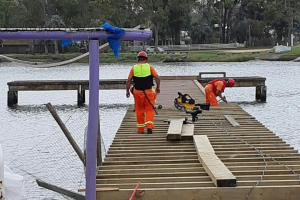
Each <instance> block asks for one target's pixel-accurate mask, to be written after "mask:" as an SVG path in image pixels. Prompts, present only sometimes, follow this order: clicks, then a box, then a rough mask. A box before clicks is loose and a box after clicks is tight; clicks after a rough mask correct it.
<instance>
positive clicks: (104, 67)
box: [0, 61, 300, 199]
mask: <svg viewBox="0 0 300 200" xmlns="http://www.w3.org/2000/svg"><path fill="white" fill-rule="evenodd" d="M132 64H133V63H132ZM132 64H101V66H100V78H102V79H119V78H127V75H128V72H129V70H130V68H131V66H132ZM153 65H154V66H155V68H156V70H157V72H158V73H159V75H164V76H166V75H173V76H174V75H197V74H198V73H199V72H214V71H219V72H223V71H224V72H226V73H227V76H233V77H234V76H263V77H266V78H267V81H266V85H267V102H266V103H256V102H255V101H254V99H255V89H254V88H230V89H226V90H225V95H226V97H227V100H228V101H229V102H236V103H238V104H239V105H240V106H241V107H242V108H243V109H245V110H246V111H247V112H248V113H249V114H251V115H252V116H254V117H255V118H256V119H258V120H259V121H260V122H262V123H263V124H264V125H265V126H266V127H267V128H269V129H270V130H271V131H274V132H275V133H276V134H277V135H278V136H279V137H281V138H282V139H283V140H285V141H286V142H287V143H289V144H291V145H292V146H293V147H294V148H295V149H297V150H299V149H300V136H299V134H298V133H299V131H300V128H299V121H300V115H299V111H300V105H299V103H298V102H299V98H300V84H298V81H297V80H299V75H300V66H299V63H295V62H264V61H251V62H243V63H170V64H169V63H168V64H167V63H153ZM0 74H1V80H0V97H1V101H0V102H1V103H0V120H1V130H0V143H1V145H2V147H3V151H4V156H5V164H7V165H8V166H9V167H11V168H12V170H13V171H14V172H16V173H18V174H21V175H23V176H24V177H25V189H26V191H25V194H24V195H25V197H26V199H65V197H63V196H59V195H56V194H55V193H52V192H50V191H48V190H45V189H42V188H39V187H37V185H36V183H35V179H41V180H43V181H46V182H48V183H51V184H55V185H58V186H60V187H63V188H66V189H69V190H73V191H76V190H77V189H78V188H84V187H85V186H84V176H83V171H84V169H83V167H82V164H81V163H80V160H79V159H78V157H77V156H76V154H75V152H74V151H73V150H72V148H71V146H70V145H69V144H68V141H67V140H66V138H65V137H64V136H63V134H62V132H61V130H60V129H59V127H58V126H57V124H56V122H55V121H54V120H53V118H52V116H51V115H50V113H49V111H48V110H47V109H46V107H45V104H46V103H48V102H51V103H52V105H53V106H54V108H55V109H56V110H57V112H58V114H59V116H60V117H61V118H62V120H63V121H64V122H66V125H67V127H68V128H69V130H70V132H71V133H72V135H73V136H74V138H75V140H76V141H77V142H78V144H79V145H80V146H81V147H83V146H84V142H83V141H84V133H85V128H86V126H87V116H88V107H87V106H83V107H80V108H78V107H77V92H76V91H44V92H39V91H36V92H19V104H18V106H16V107H14V108H8V107H7V90H8V88H7V82H9V81H16V80H87V79H88V78H89V67H88V64H71V65H67V66H61V67H56V68H47V69H43V68H33V67H29V66H24V65H20V64H17V63H0ZM181 92H184V91H181ZM175 95H176V94H175ZM86 97H87V98H86V102H87V104H88V91H87V93H86ZM174 98H175V96H174ZM99 100H100V117H101V132H102V135H103V142H104V145H103V146H104V148H105V150H107V149H108V147H109V145H110V144H111V142H112V140H113V138H114V135H115V133H116V131H117V129H118V127H119V125H120V123H121V121H122V119H123V117H124V115H125V113H126V110H127V107H128V105H130V104H132V103H133V99H132V98H130V99H127V98H126V97H125V91H124V90H114V91H100V99H99Z"/></svg>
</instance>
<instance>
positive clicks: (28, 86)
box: [7, 72, 267, 106]
mask: <svg viewBox="0 0 300 200" xmlns="http://www.w3.org/2000/svg"><path fill="white" fill-rule="evenodd" d="M203 74H222V75H223V79H225V80H226V79H227V78H234V79H235V81H236V85H235V87H256V94H255V97H256V100H257V101H261V102H266V98H267V91H266V90H267V87H266V86H265V81H266V78H264V77H258V76H252V77H251V76H248V77H226V73H225V72H201V73H199V76H161V77H160V78H161V80H166V81H167V80H169V81H171V80H182V81H186V80H198V82H199V83H201V84H203V85H205V84H207V83H208V82H209V81H210V80H212V79H213V78H212V77H211V78H209V77H208V78H207V77H202V75H203ZM126 81H127V79H112V80H105V79H102V80H99V89H100V90H119V89H125V88H126ZM166 83H167V82H166ZM7 85H8V91H7V105H8V106H14V105H16V104H18V96H19V95H18V93H19V91H22V92H23V91H50V90H53V91H57V90H75V91H77V105H78V106H81V105H83V104H84V103H85V91H86V90H89V81H88V80H34V81H32V80H31V81H28V80H24V81H11V82H8V83H7ZM176 94H177V93H176ZM174 98H175V97H174Z"/></svg>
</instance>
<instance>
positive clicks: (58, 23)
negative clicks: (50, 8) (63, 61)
mask: <svg viewBox="0 0 300 200" xmlns="http://www.w3.org/2000/svg"><path fill="white" fill-rule="evenodd" d="M45 27H48V28H61V27H65V23H64V22H63V20H62V18H61V17H60V16H59V15H52V16H51V18H50V19H49V20H48V21H47V22H46V23H45ZM53 42H54V49H55V55H58V54H59V51H58V42H57V40H53ZM47 52H48V50H47V44H45V53H47Z"/></svg>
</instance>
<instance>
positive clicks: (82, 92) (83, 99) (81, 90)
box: [77, 85, 85, 106]
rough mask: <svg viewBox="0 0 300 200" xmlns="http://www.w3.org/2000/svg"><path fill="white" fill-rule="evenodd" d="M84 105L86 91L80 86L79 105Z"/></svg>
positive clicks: (78, 93) (78, 91)
mask: <svg viewBox="0 0 300 200" xmlns="http://www.w3.org/2000/svg"><path fill="white" fill-rule="evenodd" d="M84 103H85V90H83V89H82V85H79V86H78V90H77V105H78V106H81V105H83V104H84Z"/></svg>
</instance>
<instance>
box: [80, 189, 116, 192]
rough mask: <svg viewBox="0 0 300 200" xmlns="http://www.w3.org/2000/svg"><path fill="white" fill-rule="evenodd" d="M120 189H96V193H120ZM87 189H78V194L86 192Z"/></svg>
mask: <svg viewBox="0 0 300 200" xmlns="http://www.w3.org/2000/svg"><path fill="white" fill-rule="evenodd" d="M119 190H120V189H119V188H96V192H108V191H119ZM85 191H86V189H78V192H85Z"/></svg>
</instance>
